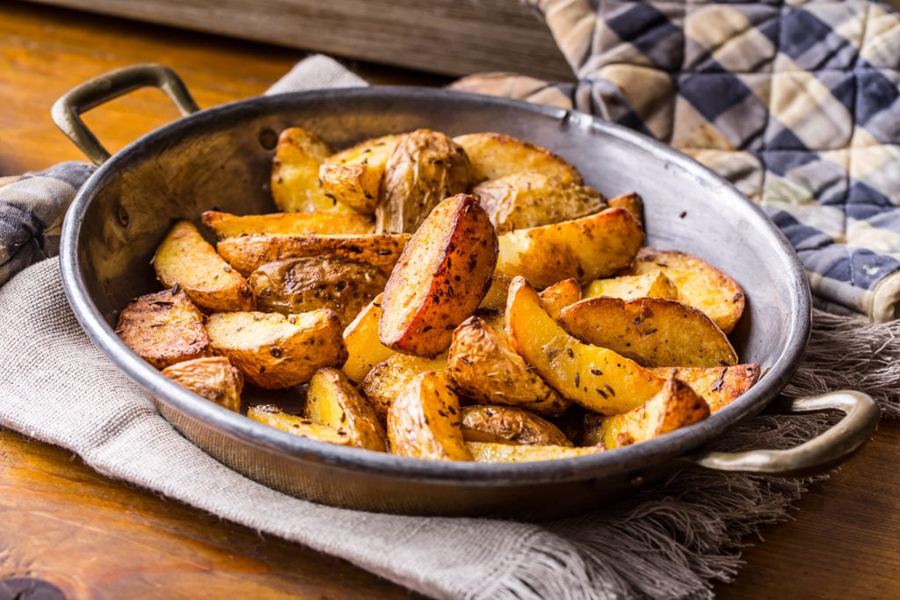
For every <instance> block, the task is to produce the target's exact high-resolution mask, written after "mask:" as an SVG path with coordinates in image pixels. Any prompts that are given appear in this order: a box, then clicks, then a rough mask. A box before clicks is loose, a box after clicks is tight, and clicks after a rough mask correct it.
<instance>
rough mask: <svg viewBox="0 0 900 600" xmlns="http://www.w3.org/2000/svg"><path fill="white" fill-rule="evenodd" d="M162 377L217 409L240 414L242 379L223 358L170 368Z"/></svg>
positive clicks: (197, 359) (187, 363)
mask: <svg viewBox="0 0 900 600" xmlns="http://www.w3.org/2000/svg"><path fill="white" fill-rule="evenodd" d="M162 374H163V375H165V376H166V377H168V378H169V379H171V380H172V381H174V382H176V383H178V384H179V385H181V386H182V387H184V388H187V389H188V390H190V391H192V392H194V393H195V394H197V395H198V396H203V397H204V398H206V399H207V400H209V401H210V402H214V403H216V404H218V405H219V406H222V407H224V408H227V409H228V410H233V411H234V412H241V390H243V389H244V376H243V375H242V374H241V372H240V371H239V370H238V369H236V368H235V367H234V366H233V365H232V364H231V362H230V361H229V360H228V359H227V358H225V357H224V356H208V357H204V358H195V359H193V360H186V361H183V362H180V363H175V364H174V365H169V366H168V367H166V368H165V369H163V370H162Z"/></svg>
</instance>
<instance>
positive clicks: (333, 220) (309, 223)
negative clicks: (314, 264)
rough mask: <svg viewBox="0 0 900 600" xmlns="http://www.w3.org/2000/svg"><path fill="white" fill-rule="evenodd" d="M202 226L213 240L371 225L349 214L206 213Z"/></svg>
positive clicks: (350, 231) (369, 228)
mask: <svg viewBox="0 0 900 600" xmlns="http://www.w3.org/2000/svg"><path fill="white" fill-rule="evenodd" d="M203 224H204V225H206V226H207V227H209V228H210V229H211V230H212V231H213V233H215V234H216V239H219V240H223V239H225V238H230V237H237V236H240V235H251V234H254V233H256V234H269V235H305V234H309V233H313V234H326V235H327V234H344V235H356V234H366V233H373V232H374V231H375V223H374V222H373V221H372V220H371V219H369V218H368V217H364V216H363V215H357V214H353V213H347V214H344V213H333V212H332V213H322V212H315V213H284V212H282V213H272V214H269V215H245V216H240V217H239V216H237V215H232V214H229V213H223V212H218V211H215V210H208V211H206V212H205V213H203Z"/></svg>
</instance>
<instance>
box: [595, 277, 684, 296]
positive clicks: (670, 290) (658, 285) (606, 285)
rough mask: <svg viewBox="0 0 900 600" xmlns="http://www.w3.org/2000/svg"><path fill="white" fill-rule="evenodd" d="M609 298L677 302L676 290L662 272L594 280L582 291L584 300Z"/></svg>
mask: <svg viewBox="0 0 900 600" xmlns="http://www.w3.org/2000/svg"><path fill="white" fill-rule="evenodd" d="M598 296H611V297H613V298H621V299H622V300H634V299H635V298H665V299H667V300H678V288H677V287H675V284H674V283H672V280H671V279H669V278H668V277H666V276H665V274H664V273H663V272H662V271H653V272H651V273H644V274H643V275H620V276H619V277H610V278H609V279H595V280H594V281H592V282H591V283H590V284H588V286H587V288H586V289H585V291H584V297H585V298H596V297H598Z"/></svg>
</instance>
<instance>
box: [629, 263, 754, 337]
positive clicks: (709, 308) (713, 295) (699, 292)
mask: <svg viewBox="0 0 900 600" xmlns="http://www.w3.org/2000/svg"><path fill="white" fill-rule="evenodd" d="M653 271H662V272H663V273H664V274H665V275H666V277H668V278H669V279H671V280H672V283H674V284H675V287H677V288H678V294H679V299H680V300H681V302H683V303H684V304H688V305H690V306H693V307H694V308H696V309H699V310H702V311H703V312H704V313H706V315H707V316H709V318H710V319H712V320H713V322H715V324H716V325H718V326H719V329H721V330H722V331H724V332H725V333H731V331H732V330H733V329H734V327H735V325H737V322H738V321H739V320H740V318H741V315H742V314H744V303H745V300H744V290H743V289H741V286H740V285H738V283H737V282H736V281H735V280H734V279H732V278H731V277H729V276H728V275H726V274H724V273H722V272H721V271H719V270H718V269H716V268H715V267H713V266H712V265H711V264H709V263H708V262H706V261H704V260H701V259H699V258H697V257H695V256H691V255H689V254H685V253H684V252H678V251H675V250H655V249H653V248H642V249H641V251H640V252H638V254H637V256H636V257H635V259H634V264H633V265H632V266H631V267H630V268H629V269H627V270H626V271H624V272H623V273H621V274H622V275H641V274H644V273H651V272H653Z"/></svg>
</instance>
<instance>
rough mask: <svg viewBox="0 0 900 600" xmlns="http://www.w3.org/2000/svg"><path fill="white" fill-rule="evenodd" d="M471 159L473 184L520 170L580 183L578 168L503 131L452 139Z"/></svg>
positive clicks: (566, 181)
mask: <svg viewBox="0 0 900 600" xmlns="http://www.w3.org/2000/svg"><path fill="white" fill-rule="evenodd" d="M453 141H455V142H456V143H457V144H459V145H460V146H462V147H463V149H464V150H465V151H466V154H467V155H468V156H469V160H471V161H472V175H473V183H480V182H482V181H485V180H487V179H499V178H500V177H505V176H507V175H512V174H513V173H518V172H519V171H537V172H538V173H542V174H544V175H549V176H551V177H559V178H560V179H561V180H562V181H563V182H565V183H574V184H576V185H581V184H582V183H583V182H582V179H581V175H579V173H578V171H577V170H576V169H575V167H573V166H572V165H570V164H569V163H567V162H566V161H564V160H563V159H562V158H560V157H558V156H557V155H555V154H553V153H552V152H550V151H549V150H547V149H545V148H541V147H540V146H536V145H534V144H531V143H529V142H526V141H525V140H520V139H519V138H515V137H513V136H511V135H504V134H502V133H469V134H466V135H460V136H457V137H455V138H453Z"/></svg>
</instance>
